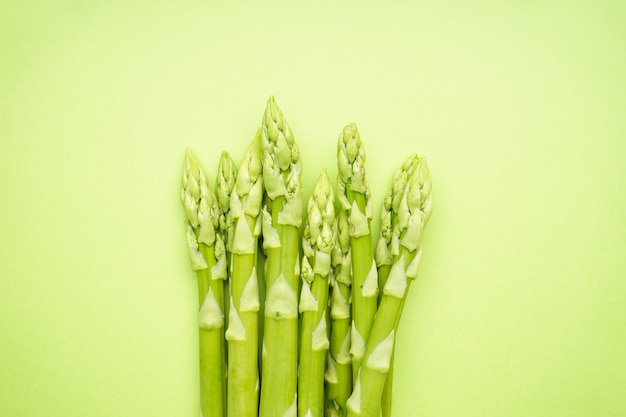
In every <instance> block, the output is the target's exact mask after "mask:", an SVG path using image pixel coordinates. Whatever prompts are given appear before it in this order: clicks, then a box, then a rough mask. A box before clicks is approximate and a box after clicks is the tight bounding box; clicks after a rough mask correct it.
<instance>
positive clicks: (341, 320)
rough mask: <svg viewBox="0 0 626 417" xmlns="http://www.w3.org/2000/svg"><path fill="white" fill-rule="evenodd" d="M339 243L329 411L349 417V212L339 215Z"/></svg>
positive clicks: (333, 415) (332, 303)
mask: <svg viewBox="0 0 626 417" xmlns="http://www.w3.org/2000/svg"><path fill="white" fill-rule="evenodd" d="M336 236H337V242H336V243H335V248H334V251H333V256H332V261H333V266H334V268H335V269H334V275H333V279H332V280H331V287H332V288H331V297H330V318H331V321H330V352H329V359H328V370H327V372H326V403H327V404H326V410H327V415H328V416H330V417H345V416H346V414H347V412H348V411H347V410H346V401H347V400H348V397H349V396H350V393H351V392H352V358H351V357H350V320H351V317H352V315H351V313H350V298H351V297H350V289H351V288H350V287H351V285H352V255H351V253H350V226H349V224H348V217H347V216H346V212H345V211H343V210H340V211H339V212H338V213H337V235H336Z"/></svg>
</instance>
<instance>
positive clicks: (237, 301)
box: [226, 130, 263, 417]
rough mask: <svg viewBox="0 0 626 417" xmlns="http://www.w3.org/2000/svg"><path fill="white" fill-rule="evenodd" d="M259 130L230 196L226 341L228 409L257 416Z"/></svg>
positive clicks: (239, 416) (234, 416)
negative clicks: (230, 253) (231, 235)
mask: <svg viewBox="0 0 626 417" xmlns="http://www.w3.org/2000/svg"><path fill="white" fill-rule="evenodd" d="M261 171H262V166H261V149H260V130H259V131H257V134H256V137H255V139H254V140H253V141H252V143H251V144H250V145H249V147H248V149H247V150H246V154H245V156H244V158H243V161H242V163H241V167H240V169H239V172H238V173H237V180H236V182H235V186H234V188H233V191H232V194H231V199H230V215H231V218H232V221H233V224H234V225H235V226H234V232H233V238H232V267H231V273H230V276H231V280H230V311H229V325H228V331H227V332H226V340H227V341H228V360H229V364H230V366H229V367H228V400H227V405H228V415H229V416H230V417H256V416H257V414H258V399H259V366H258V340H259V339H258V337H259V336H258V323H259V308H260V303H259V293H258V278H257V273H256V264H257V251H258V236H259V234H260V227H259V226H260V224H261V223H260V221H261V220H260V211H261V201H262V199H263V177H262V175H261V173H262V172H261Z"/></svg>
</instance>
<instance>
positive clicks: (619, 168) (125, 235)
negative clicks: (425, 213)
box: [0, 1, 626, 417]
mask: <svg viewBox="0 0 626 417" xmlns="http://www.w3.org/2000/svg"><path fill="white" fill-rule="evenodd" d="M9 3H13V4H9ZM208 3H211V2H199V1H192V2H174V1H160V2H142V3H139V2H133V1H130V2H122V1H114V2H100V1H67V2H56V1H54V2H34V1H25V2H17V1H13V2H5V3H3V4H2V5H0V181H1V183H0V184H1V187H0V231H1V233H0V253H2V257H1V260H0V337H1V339H0V340H1V342H0V369H1V370H2V371H1V372H0V415H2V416H18V417H22V416H29V417H30V416H39V415H46V416H84V415H89V416H116V417H125V416H129V417H130V416H133V417H136V416H150V417H152V416H168V417H169V416H194V417H195V416H197V415H198V409H199V396H198V385H197V384H198V382H197V380H198V367H197V337H198V335H197V325H196V304H197V295H196V291H197V290H196V282H195V278H194V275H193V273H192V272H191V270H190V268H189V261H188V259H187V254H186V248H185V228H184V222H183V212H182V208H181V207H180V202H179V197H178V187H179V183H180V175H181V169H182V160H183V155H184V149H185V147H186V146H187V145H189V146H191V147H192V148H193V149H194V150H195V151H196V154H197V155H198V157H199V159H200V161H201V162H202V163H203V165H204V167H205V169H206V171H207V174H208V175H209V177H210V178H214V177H215V174H216V172H217V163H218V160H219V156H220V152H221V150H222V148H226V149H227V150H228V151H229V152H231V154H232V155H233V157H234V159H235V160H236V161H239V160H240V158H241V155H242V154H243V151H244V149H245V147H246V146H247V144H248V142H249V140H250V138H251V137H252V136H253V135H254V132H255V131H256V129H257V127H258V126H259V124H260V122H261V117H262V114H263V111H264V108H265V103H266V101H267V98H268V96H269V95H270V94H274V95H276V98H277V101H278V103H279V104H280V106H281V108H282V110H283V111H284V113H285V117H286V118H287V119H288V120H289V122H290V125H291V127H292V129H293V131H294V134H295V136H296V140H297V142H298V144H299V146H300V149H301V153H302V159H303V166H304V174H303V184H304V195H303V198H305V199H307V198H308V196H309V194H310V192H311V191H312V189H313V185H314V183H315V180H316V178H317V176H318V174H319V170H320V169H321V168H322V167H326V168H327V169H328V171H329V175H330V176H331V178H334V177H335V175H336V163H335V152H336V140H337V136H338V134H339V133H340V131H341V129H342V127H343V126H344V125H345V124H346V123H348V122H356V123H357V124H358V125H359V130H360V132H361V138H362V140H363V141H364V143H365V146H366V149H367V152H368V159H367V170H368V173H367V176H368V181H369V183H370V186H371V189H372V195H373V198H374V199H375V201H376V205H375V214H378V213H379V210H380V205H381V202H382V197H383V195H384V193H385V192H386V190H387V189H388V187H389V182H390V181H391V176H392V174H393V170H394V169H395V167H396V166H397V164H399V163H400V162H401V161H403V160H404V159H405V157H406V155H408V154H409V153H410V152H419V153H420V154H422V153H423V154H426V155H427V157H428V160H429V164H430V167H431V171H432V176H433V193H434V212H433V217H432V219H431V221H430V223H429V225H428V228H427V230H426V232H425V238H424V241H423V250H424V256H423V259H422V262H423V263H422V269H421V276H420V277H419V278H418V280H417V281H416V282H415V284H414V285H412V288H411V293H410V294H409V299H408V301H407V304H406V308H405V312H404V315H403V321H402V323H401V325H400V332H399V334H398V349H397V351H396V358H395V360H396V367H395V384H394V390H395V404H394V407H395V410H394V411H395V415H396V416H398V417H401V416H411V415H418V416H423V417H427V416H428V417H430V416H432V417H447V416H451V417H452V416H464V417H465V416H467V417H469V416H477V417H478V416H481V417H483V416H494V417H496V416H519V417H528V416H559V417H561V416H580V417H587V416H620V417H621V416H624V415H626V400H625V399H624V392H626V355H625V354H624V346H625V345H626V192H625V188H626V187H625V186H624V184H625V183H626V164H625V163H624V157H625V156H626V117H625V116H624V115H625V109H626V54H624V46H623V44H624V39H626V7H624V6H623V4H620V2H567V1H560V2H555V1H551V2H497V1H492V2H488V1H480V2H478V3H476V2H468V3H467V4H465V2H458V3H456V4H455V3H447V4H445V5H444V4H438V3H429V4H422V5H415V6H410V5H408V2H407V5H400V4H398V3H396V4H393V5H386V6H382V5H379V4H374V3H372V4H371V5H370V6H369V7H364V6H362V7H357V5H356V3H353V4H344V5H341V6H338V5H331V3H330V2H326V3H323V4H317V5H315V6H314V5H310V6H290V7H278V6H276V5H270V4H268V3H265V4H264V5H253V6H249V7H244V6H242V5H239V6H227V5H226V4H225V3H223V2H221V3H216V4H208ZM305 201H306V200H305ZM374 233H375V236H377V233H378V232H377V223H374Z"/></svg>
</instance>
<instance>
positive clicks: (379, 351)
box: [348, 158, 432, 417]
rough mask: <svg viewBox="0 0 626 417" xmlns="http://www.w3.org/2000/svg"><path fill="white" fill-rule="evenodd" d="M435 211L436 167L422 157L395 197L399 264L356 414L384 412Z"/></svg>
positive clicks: (355, 398) (368, 354)
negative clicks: (405, 311)
mask: <svg viewBox="0 0 626 417" xmlns="http://www.w3.org/2000/svg"><path fill="white" fill-rule="evenodd" d="M431 211H432V197H431V177H430V171H429V169H428V165H427V164H426V159H425V158H420V159H419V162H418V166H417V167H416V169H415V171H414V173H413V175H411V177H410V178H409V179H408V182H407V185H406V187H405V189H404V191H403V192H402V194H401V195H396V196H394V198H393V203H392V224H393V225H394V227H393V234H392V237H391V253H392V256H393V263H392V266H391V269H390V271H389V277H388V279H387V282H386V284H385V287H384V289H383V297H382V300H381V302H380V305H379V308H378V312H377V314H376V319H375V320H374V324H373V326H372V331H371V333H370V337H369V339H368V341H367V346H366V350H365V356H364V358H363V365H362V366H361V369H360V370H359V375H358V378H357V380H356V383H355V387H354V391H353V393H352V395H351V396H350V399H349V400H348V416H350V417H377V416H378V415H379V413H380V412H381V397H382V393H383V389H384V385H385V379H386V376H387V373H388V371H389V368H390V365H391V357H392V354H393V348H394V344H395V334H396V330H397V327H398V322H399V319H400V315H401V313H402V308H403V305H404V302H405V299H406V295H407V292H408V289H409V286H410V284H411V282H412V281H413V280H414V279H415V278H416V277H417V269H418V266H419V262H420V259H421V238H422V231H423V229H424V226H425V225H426V222H427V221H428V219H429V218H430V213H431ZM394 216H395V219H394Z"/></svg>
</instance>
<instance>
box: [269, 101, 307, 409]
mask: <svg viewBox="0 0 626 417" xmlns="http://www.w3.org/2000/svg"><path fill="white" fill-rule="evenodd" d="M262 128H263V132H262V135H261V138H262V139H261V146H262V149H263V180H264V183H265V190H266V193H267V196H268V198H269V201H270V206H269V207H268V206H266V208H265V209H264V210H265V211H266V215H265V216H264V222H263V239H264V245H265V247H266V248H267V273H266V276H265V277H266V296H265V297H266V302H265V321H264V337H263V358H262V384H261V406H260V416H261V417H283V416H295V415H296V412H297V401H296V398H297V397H296V386H297V365H298V284H299V275H300V273H299V255H298V252H299V250H298V247H299V244H300V242H299V240H300V239H299V234H298V229H299V227H300V225H301V223H302V197H301V187H302V186H301V180H300V177H301V174H302V163H301V160H300V151H299V150H298V146H297V145H296V143H295V140H294V137H293V134H292V132H291V129H290V127H289V125H288V124H287V122H286V121H285V118H284V116H283V114H282V112H281V111H280V109H279V108H278V105H277V104H276V101H275V100H274V97H270V98H269V100H268V102H267V107H266V109H265V114H264V115H263V126H262Z"/></svg>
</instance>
